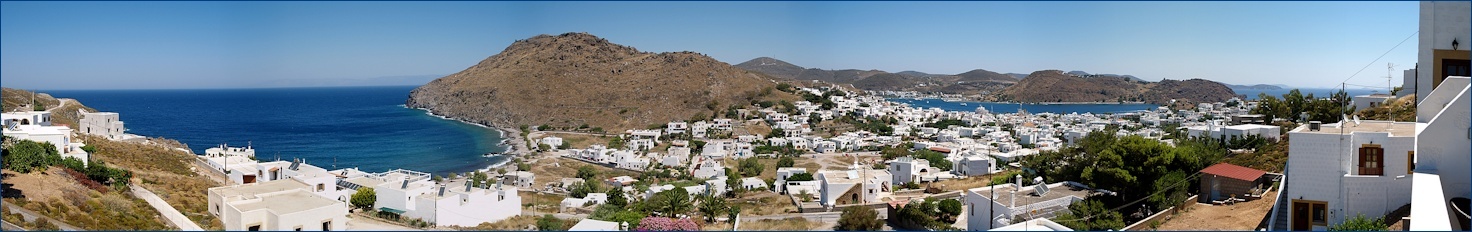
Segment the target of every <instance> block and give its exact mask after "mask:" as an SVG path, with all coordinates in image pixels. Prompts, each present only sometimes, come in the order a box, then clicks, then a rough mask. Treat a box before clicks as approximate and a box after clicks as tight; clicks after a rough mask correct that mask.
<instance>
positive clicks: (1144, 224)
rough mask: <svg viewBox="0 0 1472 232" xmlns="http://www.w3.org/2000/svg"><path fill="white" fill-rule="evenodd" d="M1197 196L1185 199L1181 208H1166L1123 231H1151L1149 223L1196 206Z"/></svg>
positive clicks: (1162, 219)
mask: <svg viewBox="0 0 1472 232" xmlns="http://www.w3.org/2000/svg"><path fill="white" fill-rule="evenodd" d="M1198 196H1201V195H1192V196H1191V197H1188V198H1186V201H1185V202H1181V206H1176V207H1170V208H1166V209H1165V210H1161V211H1160V212H1158V213H1155V214H1154V215H1150V217H1146V218H1145V220H1140V221H1139V222H1135V224H1130V225H1129V226H1125V227H1124V229H1123V230H1127V231H1142V230H1153V228H1150V223H1153V222H1158V221H1164V220H1165V219H1167V218H1170V216H1168V214H1170V215H1173V214H1175V213H1176V212H1178V211H1181V210H1183V209H1190V208H1191V207H1195V206H1196V197H1198Z"/></svg>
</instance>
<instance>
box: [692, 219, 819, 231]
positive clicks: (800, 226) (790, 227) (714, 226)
mask: <svg viewBox="0 0 1472 232" xmlns="http://www.w3.org/2000/svg"><path fill="white" fill-rule="evenodd" d="M701 223H704V222H701ZM700 228H701V229H703V230H706V231H722V230H730V229H731V223H727V222H715V223H705V224H702V225H701V226H700ZM739 229H741V230H785V231H805V230H822V229H828V228H824V227H823V223H822V222H815V221H808V220H807V219H803V218H787V219H781V220H777V219H763V220H756V221H743V222H741V228H739Z"/></svg>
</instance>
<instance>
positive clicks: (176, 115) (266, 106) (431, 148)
mask: <svg viewBox="0 0 1472 232" xmlns="http://www.w3.org/2000/svg"><path fill="white" fill-rule="evenodd" d="M413 88H414V87H413V86H396V87H338V88H283V89H211V90H55V91H42V92H45V93H50V94H51V95H53V96H56V97H60V98H74V99H77V100H78V101H81V102H82V104H85V105H87V106H90V107H92V108H96V109H97V110H100V111H108V112H118V113H119V114H120V117H121V120H123V122H125V123H126V127H127V128H128V133H131V134H138V135H143V136H149V137H164V138H169V139H175V140H179V141H180V142H184V143H185V144H188V145H189V148H190V149H192V150H194V152H195V153H201V154H202V153H204V149H208V148H210V147H214V146H218V145H219V144H222V143H225V144H229V145H230V146H245V145H246V144H247V143H250V144H251V145H253V146H254V147H255V149H256V156H257V157H259V158H260V159H261V160H274V159H276V158H277V157H278V155H279V157H280V159H282V160H290V159H292V158H305V159H306V160H307V162H308V163H311V164H313V165H317V166H319V167H323V168H328V169H333V168H334V166H335V167H336V168H347V167H358V168H360V169H362V170H363V171H368V172H381V171H386V170H390V169H397V168H403V169H410V170H416V171H423V172H430V173H437V174H444V173H449V172H467V171H473V170H477V169H483V168H486V167H488V166H491V165H494V164H498V163H502V162H503V161H504V160H506V157H502V156H493V157H483V154H486V153H489V152H502V151H505V148H503V147H501V146H499V143H501V141H502V137H501V135H500V132H498V131H496V130H494V129H490V128H484V127H480V126H477V125H473V124H467V123H461V122H458V121H453V120H446V119H442V118H439V117H436V116H433V115H429V114H427V113H426V112H425V111H423V110H418V109H410V108H404V107H403V104H404V100H405V99H406V98H407V97H408V96H409V91H410V90H412V89H413Z"/></svg>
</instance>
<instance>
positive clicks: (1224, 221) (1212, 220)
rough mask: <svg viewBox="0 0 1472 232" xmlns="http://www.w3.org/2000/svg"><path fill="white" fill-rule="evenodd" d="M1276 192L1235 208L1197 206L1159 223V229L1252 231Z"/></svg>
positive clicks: (1229, 206) (1265, 213)
mask: <svg viewBox="0 0 1472 232" xmlns="http://www.w3.org/2000/svg"><path fill="white" fill-rule="evenodd" d="M1277 197H1278V192H1276V191H1274V192H1270V193H1268V194H1264V195H1263V197H1262V199H1257V200H1253V201H1249V202H1241V203H1237V204H1235V205H1210V204H1200V203H1195V204H1197V205H1195V206H1193V207H1191V209H1188V210H1186V211H1182V212H1181V213H1180V214H1178V215H1176V216H1174V217H1173V218H1171V219H1169V220H1168V221H1166V222H1165V223H1162V224H1161V225H1160V227H1159V228H1158V229H1160V230H1253V229H1256V227H1257V225H1258V223H1260V222H1262V220H1263V217H1265V216H1266V215H1268V214H1269V213H1271V212H1272V210H1273V199H1276V198H1277Z"/></svg>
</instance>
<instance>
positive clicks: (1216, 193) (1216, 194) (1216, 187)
mask: <svg viewBox="0 0 1472 232" xmlns="http://www.w3.org/2000/svg"><path fill="white" fill-rule="evenodd" d="M1219 179H1220V178H1216V176H1212V177H1211V200H1213V201H1215V200H1216V199H1221V198H1222V190H1221V189H1222V184H1221V183H1220V182H1217V180H1219Z"/></svg>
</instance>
